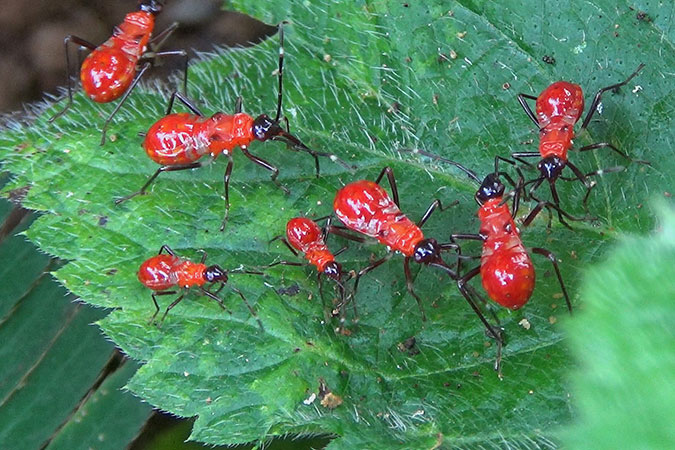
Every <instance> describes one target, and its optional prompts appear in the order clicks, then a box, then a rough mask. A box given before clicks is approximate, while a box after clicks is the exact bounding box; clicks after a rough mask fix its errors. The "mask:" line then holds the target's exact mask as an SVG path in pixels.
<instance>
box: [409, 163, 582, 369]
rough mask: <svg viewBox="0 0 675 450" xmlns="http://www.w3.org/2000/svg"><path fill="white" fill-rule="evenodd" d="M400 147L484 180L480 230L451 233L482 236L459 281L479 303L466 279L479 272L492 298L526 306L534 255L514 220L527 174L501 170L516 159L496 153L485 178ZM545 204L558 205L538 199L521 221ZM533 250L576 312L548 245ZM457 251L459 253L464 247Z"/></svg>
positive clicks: (471, 299) (528, 220) (470, 298)
mask: <svg viewBox="0 0 675 450" xmlns="http://www.w3.org/2000/svg"><path fill="white" fill-rule="evenodd" d="M401 151H407V152H411V153H419V154H421V155H424V156H428V157H430V158H433V159H435V160H438V161H443V162H445V163H449V164H452V165H454V166H455V167H458V168H460V169H461V170H462V171H463V172H464V173H466V174H467V175H468V176H469V178H471V179H472V180H473V181H474V182H476V183H477V184H478V185H479V186H480V187H479V188H478V191H477V192H476V195H475V197H474V198H475V199H476V202H477V203H478V205H479V206H480V209H479V210H478V218H479V219H480V222H481V227H480V231H479V233H478V234H468V233H462V234H453V235H452V238H451V239H452V240H453V241H455V240H457V239H472V240H478V241H481V242H483V251H482V255H481V260H480V266H478V267H475V268H474V269H472V270H470V271H468V272H467V273H466V274H464V275H463V276H461V277H460V278H458V280H457V287H458V288H459V290H460V292H461V293H462V295H463V296H464V297H465V298H466V299H467V301H469V303H470V304H472V305H475V304H476V301H475V299H474V297H477V295H476V294H475V293H474V292H473V291H470V290H469V289H467V288H468V286H467V283H468V282H469V281H470V280H471V279H472V278H474V277H475V276H477V275H480V277H481V281H482V282H483V288H484V289H485V292H487V294H488V297H489V298H490V299H492V300H493V301H495V302H496V303H498V304H500V305H502V306H504V307H506V308H509V309H512V310H517V309H520V308H522V307H523V306H524V305H525V304H526V303H527V302H528V301H529V300H530V298H531V297H532V292H533V291H534V285H535V272H534V266H533V264H532V260H531V259H530V255H529V254H528V252H527V250H526V248H525V246H524V245H523V242H522V240H521V238H520V231H519V230H518V227H517V226H516V224H515V221H514V218H515V217H516V214H517V212H518V206H519V195H520V191H521V190H522V189H523V178H522V175H521V176H520V179H519V183H517V184H516V183H514V182H513V179H512V178H511V177H510V176H509V175H508V174H507V173H505V172H500V171H499V161H500V160H501V161H505V162H508V163H510V164H514V165H515V162H514V161H511V160H508V159H505V158H501V157H499V156H497V157H496V158H495V170H494V172H493V173H490V174H488V175H487V176H486V177H485V178H484V179H483V180H482V181H481V180H480V178H478V176H477V175H476V174H475V173H474V172H473V171H472V170H469V169H467V168H465V167H464V166H462V165H461V164H459V163H457V162H455V161H451V160H449V159H446V158H442V157H440V156H437V155H434V154H432V153H428V152H425V151H422V150H401ZM500 175H503V176H504V177H505V178H507V180H508V181H509V182H510V183H511V184H512V185H514V186H515V190H514V191H513V204H512V209H511V210H509V207H508V205H507V204H506V199H505V198H504V192H505V190H506V188H505V186H504V184H503V183H502V182H501V180H500ZM543 208H548V209H549V210H550V208H553V209H555V208H556V206H555V205H553V204H551V203H549V202H544V201H540V202H539V203H538V204H537V206H536V207H535V208H534V209H533V210H532V211H531V212H530V214H529V215H528V216H527V218H526V219H525V220H524V221H523V226H525V227H526V226H528V225H529V224H530V223H531V222H532V221H533V220H534V218H535V217H536V216H537V214H539V212H540V211H541V210H542V209H543ZM531 250H532V252H534V253H537V254H540V255H543V256H545V257H547V258H548V259H549V261H551V263H552V264H553V268H554V269H555V273H556V276H557V277H558V282H559V283H560V287H561V289H562V292H563V295H564V297H565V302H566V303H567V308H568V309H569V311H570V313H572V304H571V302H570V299H569V296H568V295H567V290H566V289H565V284H564V283H563V280H562V276H561V274H560V269H559V268H558V262H557V259H556V257H555V255H554V254H553V253H551V252H550V251H548V250H546V249H544V248H538V247H534V248H532V249H531ZM459 251H460V253H461V248H460V250H459ZM457 271H458V272H460V271H461V258H459V259H458V265H457ZM491 337H494V338H495V339H496V340H497V360H496V362H495V370H498V371H499V370H500V362H501V347H502V345H503V343H504V342H503V338H502V337H501V334H496V335H495V334H493V335H492V336H491Z"/></svg>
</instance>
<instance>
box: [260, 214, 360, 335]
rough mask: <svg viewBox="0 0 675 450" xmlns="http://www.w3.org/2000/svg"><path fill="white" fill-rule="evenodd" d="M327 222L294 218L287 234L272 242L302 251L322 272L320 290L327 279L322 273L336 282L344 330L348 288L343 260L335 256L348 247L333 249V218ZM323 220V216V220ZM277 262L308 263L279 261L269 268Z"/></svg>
mask: <svg viewBox="0 0 675 450" xmlns="http://www.w3.org/2000/svg"><path fill="white" fill-rule="evenodd" d="M325 219H326V225H325V226H324V228H323V229H321V228H320V227H319V225H318V224H317V223H316V222H315V221H313V220H311V219H308V218H306V217H294V218H292V219H291V220H289V221H288V223H287V224H286V236H275V237H274V238H272V240H271V241H270V242H273V241H275V240H281V241H282V242H283V243H284V245H286V247H288V249H289V250H290V251H291V252H292V253H293V254H294V255H295V256H298V252H299V253H302V254H303V255H304V257H305V259H307V262H308V264H311V265H313V266H315V267H316V269H317V271H318V275H317V278H318V280H319V292H321V293H322V292H323V289H322V287H323V281H322V278H321V275H325V276H326V277H327V278H329V279H331V280H333V281H335V283H336V285H337V286H338V290H339V295H340V303H339V307H340V328H339V331H340V332H342V331H343V330H344V305H345V287H344V280H343V275H344V273H343V271H342V266H341V265H340V263H338V262H337V261H335V257H336V256H338V255H340V254H341V253H342V252H344V251H345V250H346V249H347V247H342V248H341V249H339V250H338V251H336V252H335V253H333V252H331V251H330V249H329V248H328V246H327V245H326V239H327V237H328V232H329V230H330V229H331V218H330V217H326V218H325ZM319 220H321V219H319ZM277 265H284V266H305V265H307V264H306V263H299V262H295V261H275V262H273V263H272V264H270V265H268V266H267V267H273V266H277Z"/></svg>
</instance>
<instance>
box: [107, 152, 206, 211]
mask: <svg viewBox="0 0 675 450" xmlns="http://www.w3.org/2000/svg"><path fill="white" fill-rule="evenodd" d="M211 161H212V160H209V161H208V162H206V163H203V162H194V163H190V164H180V165H176V166H162V167H160V168H159V169H157V171H156V172H155V173H154V174H153V175H152V176H151V177H150V178H149V179H148V181H146V182H145V184H144V185H143V187H142V188H141V189H140V190H139V191H137V192H134V193H133V194H131V195H127V196H126V197H122V198H118V199H117V200H115V204H116V205H119V204H120V203H122V202H126V201H127V200H129V199H130V198H133V197H136V196H137V195H143V194H145V190H146V189H147V188H148V186H150V184H152V182H153V181H155V178H157V176H158V175H159V174H160V173H162V172H175V171H178V170H188V169H196V168H197V167H202V166H203V165H205V164H209V163H210V162H211Z"/></svg>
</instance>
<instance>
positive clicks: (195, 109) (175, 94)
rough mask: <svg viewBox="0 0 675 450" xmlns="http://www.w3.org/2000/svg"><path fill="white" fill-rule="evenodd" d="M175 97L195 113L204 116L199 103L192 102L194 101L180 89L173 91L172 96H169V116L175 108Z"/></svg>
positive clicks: (167, 113) (167, 111)
mask: <svg viewBox="0 0 675 450" xmlns="http://www.w3.org/2000/svg"><path fill="white" fill-rule="evenodd" d="M175 99H178V100H179V101H180V102H181V103H182V104H184V105H185V106H186V107H187V108H188V109H189V110H190V111H192V113H193V114H195V115H197V116H200V117H204V114H202V112H201V111H200V110H199V108H198V107H197V105H195V104H194V103H192V101H191V100H190V99H189V98H187V97H186V96H185V95H183V94H181V93H180V92H178V91H173V92H172V93H171V97H169V103H168V104H167V107H166V115H167V116H168V115H169V114H171V110H172V109H173V102H174V100H175Z"/></svg>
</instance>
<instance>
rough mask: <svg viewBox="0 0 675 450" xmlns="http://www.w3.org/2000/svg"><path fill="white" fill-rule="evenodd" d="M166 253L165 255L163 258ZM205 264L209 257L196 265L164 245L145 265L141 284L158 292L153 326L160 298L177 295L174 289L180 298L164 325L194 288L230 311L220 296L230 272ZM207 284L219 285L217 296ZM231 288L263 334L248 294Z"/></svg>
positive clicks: (203, 256) (139, 272)
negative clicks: (247, 297)
mask: <svg viewBox="0 0 675 450" xmlns="http://www.w3.org/2000/svg"><path fill="white" fill-rule="evenodd" d="M162 252H165V253H164V254H163V253H162ZM205 261H206V253H204V254H203V255H202V259H201V261H200V262H199V263H194V262H192V261H189V260H187V259H182V258H179V257H178V256H176V254H175V253H174V252H173V250H171V249H170V248H169V247H168V246H167V245H163V246H162V247H161V248H160V249H159V253H158V254H157V255H156V256H153V257H152V258H150V259H148V260H146V261H145V262H144V263H143V264H141V267H140V268H139V269H138V281H140V282H141V283H143V285H144V286H146V287H148V288H150V289H152V290H153V291H155V292H153V293H152V301H153V303H154V304H155V308H156V310H155V314H153V315H152V319H150V322H151V323H152V322H153V321H154V320H155V317H157V313H159V304H158V303H157V298H156V296H158V295H172V294H176V293H177V292H176V291H175V290H171V289H172V288H178V289H180V295H179V296H178V297H177V298H176V299H175V300H174V301H173V302H171V304H170V305H169V306H168V307H167V308H166V310H165V311H164V315H163V316H162V320H161V321H160V324H161V323H163V322H164V319H165V318H166V315H167V314H168V313H169V311H170V310H171V309H173V307H174V306H176V305H177V304H178V303H180V302H181V300H183V298H184V297H185V294H186V293H187V292H188V291H189V290H190V289H191V288H193V287H196V288H197V289H199V291H200V292H201V293H202V294H204V295H206V296H207V297H209V298H210V299H212V300H215V301H216V302H217V303H218V305H220V307H221V308H223V309H224V310H226V311H228V310H227V308H226V307H225V305H224V304H223V301H222V300H221V299H220V298H219V297H218V296H217V294H218V293H219V292H220V291H221V290H222V289H223V288H224V287H225V284H226V283H227V280H228V272H227V271H226V270H223V269H222V268H221V267H220V266H217V265H212V266H207V265H206V264H204V262H205ZM233 273H248V274H254V275H260V274H261V273H260V272H251V271H243V272H233ZM207 283H209V284H210V285H209V287H211V286H213V285H216V284H219V285H220V287H219V288H218V289H217V290H216V291H215V292H212V291H211V290H210V289H207V288H205V287H204V285H205V284H207ZM229 287H230V289H232V290H233V291H234V292H236V293H237V294H238V295H239V296H240V297H241V299H242V300H243V302H244V304H245V305H246V307H247V308H248V310H249V311H250V312H251V314H252V315H253V316H254V317H255V318H256V320H257V321H258V325H259V326H260V329H261V330H262V329H263V326H262V322H260V319H259V318H258V315H257V314H256V313H255V311H254V310H253V308H251V305H250V304H249V303H248V301H247V300H246V297H244V294H243V293H242V292H241V291H240V290H239V289H237V288H235V287H233V286H231V285H230V286H229ZM228 312H229V311H228Z"/></svg>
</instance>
